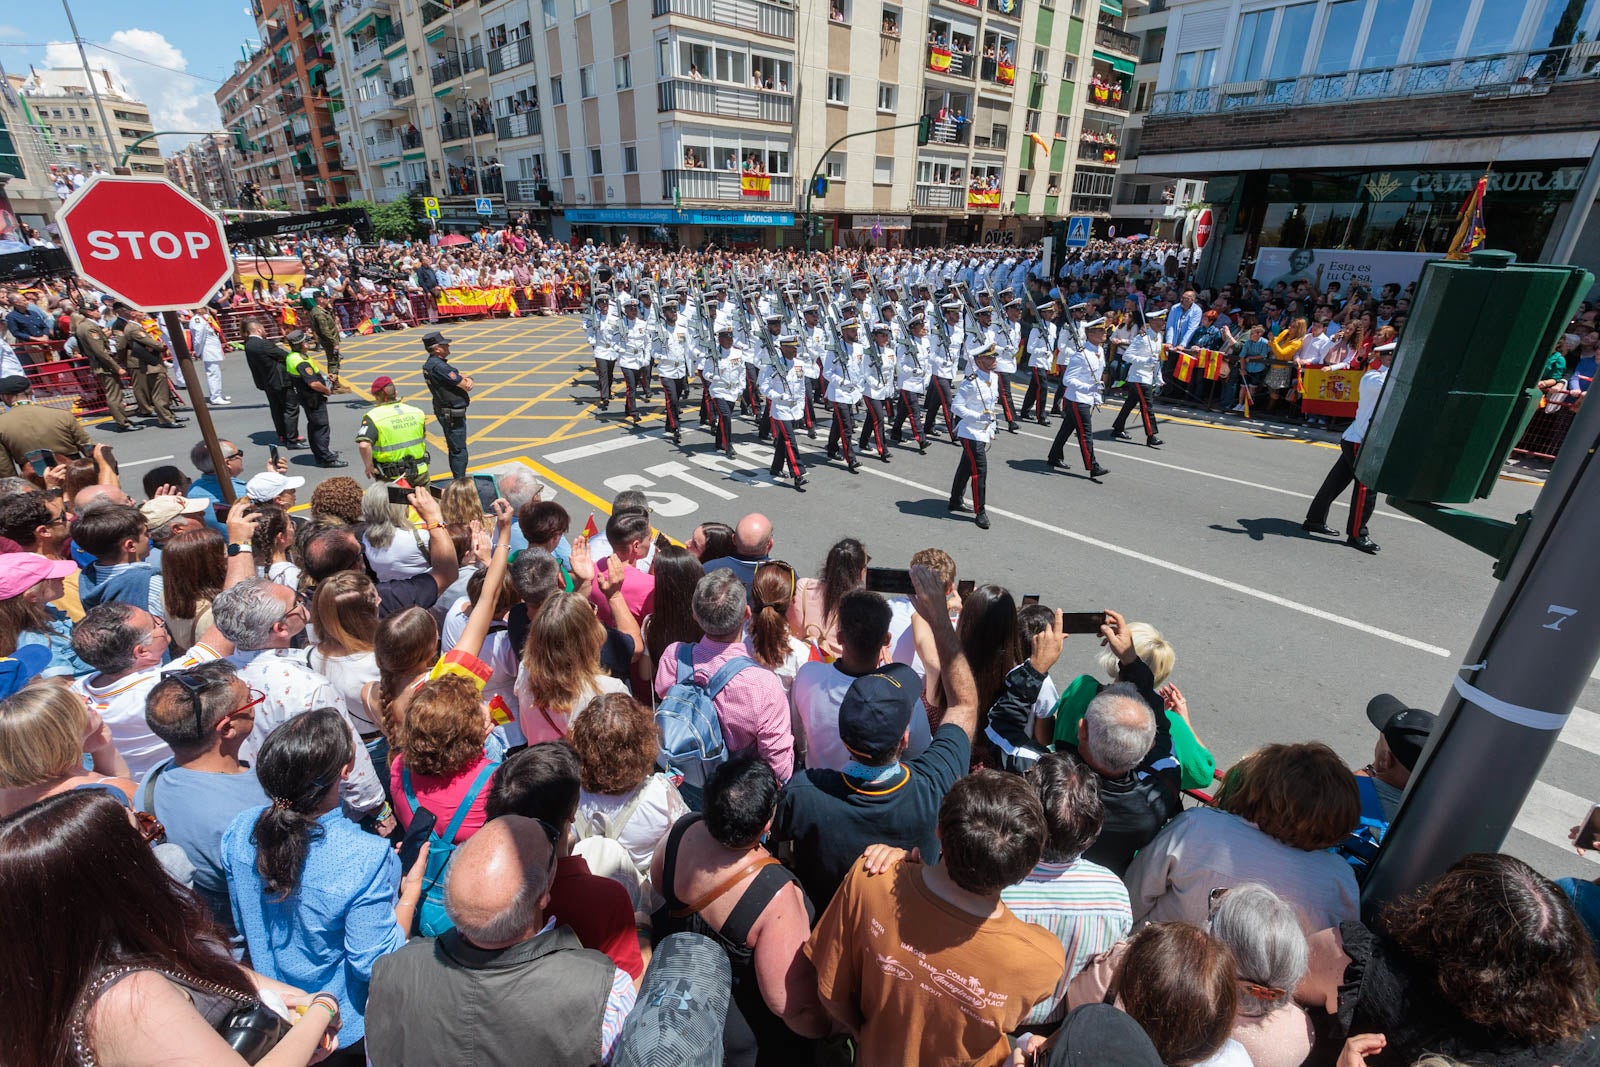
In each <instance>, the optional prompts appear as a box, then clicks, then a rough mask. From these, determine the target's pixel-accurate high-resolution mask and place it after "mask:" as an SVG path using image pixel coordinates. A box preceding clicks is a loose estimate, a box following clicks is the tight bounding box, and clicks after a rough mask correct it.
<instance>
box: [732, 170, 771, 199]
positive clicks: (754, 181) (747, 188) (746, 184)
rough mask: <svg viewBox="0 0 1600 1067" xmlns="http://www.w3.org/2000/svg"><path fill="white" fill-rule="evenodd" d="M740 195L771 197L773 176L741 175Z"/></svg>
mask: <svg viewBox="0 0 1600 1067" xmlns="http://www.w3.org/2000/svg"><path fill="white" fill-rule="evenodd" d="M739 195H740V196H760V197H770V196H771V195H772V176H771V175H768V174H741V175H739Z"/></svg>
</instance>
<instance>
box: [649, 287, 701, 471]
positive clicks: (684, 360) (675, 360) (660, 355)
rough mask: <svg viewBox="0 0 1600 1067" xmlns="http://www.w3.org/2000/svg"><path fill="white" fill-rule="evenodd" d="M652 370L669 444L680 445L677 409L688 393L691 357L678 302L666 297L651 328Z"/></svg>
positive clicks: (687, 329) (692, 351)
mask: <svg viewBox="0 0 1600 1067" xmlns="http://www.w3.org/2000/svg"><path fill="white" fill-rule="evenodd" d="M654 348H655V364H656V372H657V374H659V375H660V377H661V395H662V399H663V400H665V401H666V409H665V414H666V418H667V432H668V433H670V434H671V435H672V443H673V444H675V445H681V444H683V433H682V427H681V426H680V425H679V423H678V409H679V407H681V406H682V404H683V402H684V400H685V399H686V398H687V397H688V395H689V367H690V365H691V363H693V361H694V359H695V353H694V345H693V343H692V342H691V341H690V339H689V328H688V327H687V326H685V325H684V324H683V323H682V322H681V321H680V320H679V318H678V301H677V299H676V298H674V297H670V296H669V297H667V298H666V299H665V300H663V301H662V302H661V327H660V329H659V330H657V331H655V340H654Z"/></svg>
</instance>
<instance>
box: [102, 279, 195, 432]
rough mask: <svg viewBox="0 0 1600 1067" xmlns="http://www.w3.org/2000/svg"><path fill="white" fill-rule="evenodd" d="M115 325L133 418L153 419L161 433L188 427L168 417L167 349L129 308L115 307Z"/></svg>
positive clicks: (169, 402)
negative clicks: (130, 390) (130, 389)
mask: <svg viewBox="0 0 1600 1067" xmlns="http://www.w3.org/2000/svg"><path fill="white" fill-rule="evenodd" d="M116 312H117V321H118V322H120V323H121V324H122V325H121V327H120V330H119V332H118V335H117V336H118V338H119V344H118V347H117V354H118V355H119V356H120V357H121V359H122V363H123V366H125V367H127V368H128V376H129V377H131V378H132V379H133V404H134V410H135V412H136V413H137V414H139V415H143V416H145V417H146V418H150V417H154V418H155V420H156V425H157V426H160V427H161V428H162V429H164V430H176V429H177V428H178V427H180V426H184V425H187V424H188V421H189V420H188V419H179V418H177V417H175V416H174V415H173V414H172V386H171V384H170V382H169V380H168V378H167V358H166V357H167V347H166V345H164V344H162V343H161V341H160V340H158V339H157V338H154V337H151V336H150V333H149V331H147V330H146V329H145V328H144V324H143V323H141V322H140V321H139V313H138V312H137V311H135V310H134V309H133V308H132V307H131V306H130V305H128V304H122V303H119V304H117V305H116Z"/></svg>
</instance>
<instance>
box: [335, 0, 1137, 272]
mask: <svg viewBox="0 0 1600 1067" xmlns="http://www.w3.org/2000/svg"><path fill="white" fill-rule="evenodd" d="M329 2H330V5H331V18H332V27H333V30H334V31H335V40H334V43H333V51H334V59H335V63H336V66H335V70H336V72H337V87H336V88H330V92H331V93H332V94H333V95H334V96H335V98H336V99H337V100H340V101H342V104H343V106H342V108H337V109H336V111H335V113H334V117H333V121H334V123H335V126H336V128H337V129H338V131H339V135H340V140H341V148H342V152H343V156H344V158H346V159H348V160H350V161H351V162H352V164H353V165H354V166H355V168H356V171H357V175H358V180H359V183H360V187H361V189H362V190H363V192H364V195H366V196H368V197H370V198H371V199H374V200H378V201H384V200H389V199H394V198H397V197H400V196H404V195H423V196H434V197H438V198H439V199H440V211H441V216H442V217H441V219H440V223H441V225H443V226H445V227H458V228H460V227H472V226H476V225H477V224H478V223H479V222H481V221H490V222H499V221H503V220H505V219H506V218H507V217H509V216H511V215H520V214H521V213H523V212H528V213H530V214H531V215H532V216H533V218H534V219H535V220H536V221H538V222H540V223H542V224H548V226H549V227H550V228H551V229H552V230H553V231H554V232H555V233H556V235H557V236H559V237H565V236H570V235H572V234H576V235H578V236H593V237H595V238H597V239H603V240H610V241H618V240H621V239H622V238H623V237H627V238H629V239H630V240H633V241H635V242H657V241H659V242H663V243H671V244H677V243H686V244H690V245H695V244H699V243H701V242H703V241H714V242H716V243H718V244H722V245H729V246H751V245H765V246H769V247H773V246H778V245H786V244H800V243H802V242H803V240H804V235H803V234H802V232H801V226H800V223H801V222H802V217H803V215H804V212H805V210H806V208H807V207H808V203H807V191H808V180H809V178H810V176H811V174H812V173H813V170H815V172H816V173H817V174H818V175H820V176H823V177H826V178H827V179H828V184H827V190H826V192H825V193H823V194H820V195H813V196H812V197H811V202H810V204H809V206H810V208H811V209H812V210H813V211H815V212H816V213H817V214H819V215H820V216H822V217H823V219H824V220H825V223H826V228H827V231H828V233H827V237H826V238H825V239H826V240H827V241H830V242H834V243H879V244H882V243H893V244H902V243H917V244H939V243H943V242H945V241H954V240H978V239H984V238H987V237H989V236H990V235H995V234H1008V235H1010V237H1011V238H1012V239H1030V238H1032V237H1035V236H1038V235H1039V234H1040V233H1042V232H1043V230H1044V226H1045V224H1046V222H1047V221H1048V220H1049V219H1051V218H1053V217H1055V216H1057V215H1062V214H1067V213H1069V212H1092V213H1098V214H1102V215H1104V214H1106V213H1108V212H1109V209H1110V206H1111V193H1112V188H1113V185H1114V181H1115V172H1116V165H1117V160H1118V152H1119V150H1120V136H1121V124H1122V121H1123V118H1124V117H1125V116H1126V114H1127V112H1128V110H1129V106H1130V104H1131V78H1132V73H1133V69H1134V62H1135V60H1136V58H1137V56H1136V51H1135V49H1136V47H1137V39H1136V38H1134V37H1133V36H1131V35H1130V34H1128V33H1126V32H1125V30H1123V29H1122V20H1123V18H1124V17H1125V12H1124V10H1123V7H1122V5H1121V4H1120V3H1118V2H1117V0H1100V2H1099V3H1098V4H1096V3H1094V2H1093V0H970V2H969V0H906V2H903V3H881V2H878V0H831V2H828V3H803V4H798V5H797V4H792V3H784V2H779V0H631V2H629V0H477V2H474V0H461V2H456V3H453V4H452V3H437V2H433V0H329ZM923 116H928V117H929V118H930V120H931V121H932V123H933V129H932V136H931V138H930V142H929V143H928V144H927V145H923V146H919V145H918V144H917V140H918V130H917V123H918V121H919V120H920V119H922V118H923ZM891 126H893V127H900V128H898V129H893V130H889V129H885V127H891ZM861 131H866V132H865V135H864V136H859V137H851V138H849V139H848V140H844V141H842V142H840V141H839V138H841V137H842V136H843V135H845V134H847V133H857V132H861ZM873 131H878V132H873ZM1035 136H1036V137H1037V140H1036V139H1035ZM835 142H838V143H837V145H836V144H835ZM484 201H486V203H485V202H484ZM481 212H487V214H484V213H481Z"/></svg>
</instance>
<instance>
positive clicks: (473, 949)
mask: <svg viewBox="0 0 1600 1067" xmlns="http://www.w3.org/2000/svg"><path fill="white" fill-rule="evenodd" d="M556 858H557V849H556V847H555V844H554V842H552V841H551V840H550V837H549V834H548V833H547V832H546V830H545V828H544V827H543V826H541V825H540V824H539V822H538V821H537V820H534V819H529V818H526V817H525V816H521V815H502V816H501V817H500V818H498V819H494V820H492V821H490V822H489V823H487V824H485V825H484V827H483V829H481V830H479V831H478V832H477V833H475V834H473V835H472V837H471V838H469V839H468V840H467V841H466V842H464V843H463V844H462V845H460V846H459V847H458V848H457V849H456V851H455V854H454V855H453V856H452V857H451V859H450V866H449V868H448V872H449V873H448V874H447V875H446V877H445V888H444V894H445V896H444V904H445V910H446V911H447V912H448V913H449V915H450V921H451V922H452V923H454V924H455V928H454V929H452V930H449V931H447V932H445V933H443V934H441V935H439V936H438V937H437V938H432V937H417V938H412V939H411V941H410V942H409V943H408V944H407V945H406V946H405V947H404V948H402V949H401V950H400V951H398V952H393V953H390V954H389V955H387V956H383V957H381V958H380V959H379V960H378V961H377V963H376V964H375V965H374V966H373V970H372V985H371V987H370V990H369V992H368V995H367V1026H368V1032H367V1056H368V1057H369V1058H370V1059H371V1061H372V1062H373V1063H459V1064H463V1065H467V1067H471V1065H474V1064H493V1063H571V1064H605V1063H610V1062H611V1053H612V1048H613V1045H614V1044H615V1041H616V1038H617V1035H618V1034H619V1033H621V1030H622V1023H623V1020H624V1019H626V1018H627V1015H628V1013H629V1012H630V1011H632V1010H633V1005H634V1001H635V994H634V988H633V980H632V979H631V978H629V977H628V972H627V971H624V970H622V969H621V968H619V967H617V966H616V965H614V964H613V963H612V962H611V960H610V959H608V958H607V957H606V956H605V954H604V953H601V952H596V951H594V950H592V949H586V948H584V947H583V946H582V945H581V944H580V943H579V941H578V935H577V934H574V933H573V932H572V928H571V927H568V926H557V925H556V924H555V922H554V920H547V919H546V916H545V910H546V908H547V907H548V906H549V903H550V883H551V880H552V879H553V877H554V874H555V868H556ZM469 1018H470V1019H472V1020H473V1025H472V1034H471V1042H470V1050H469V1048H468V1047H467V1046H465V1045H463V1043H462V1040H461V1037H462V1035H461V1032H460V1030H459V1026H460V1023H461V1020H463V1019H469Z"/></svg>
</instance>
